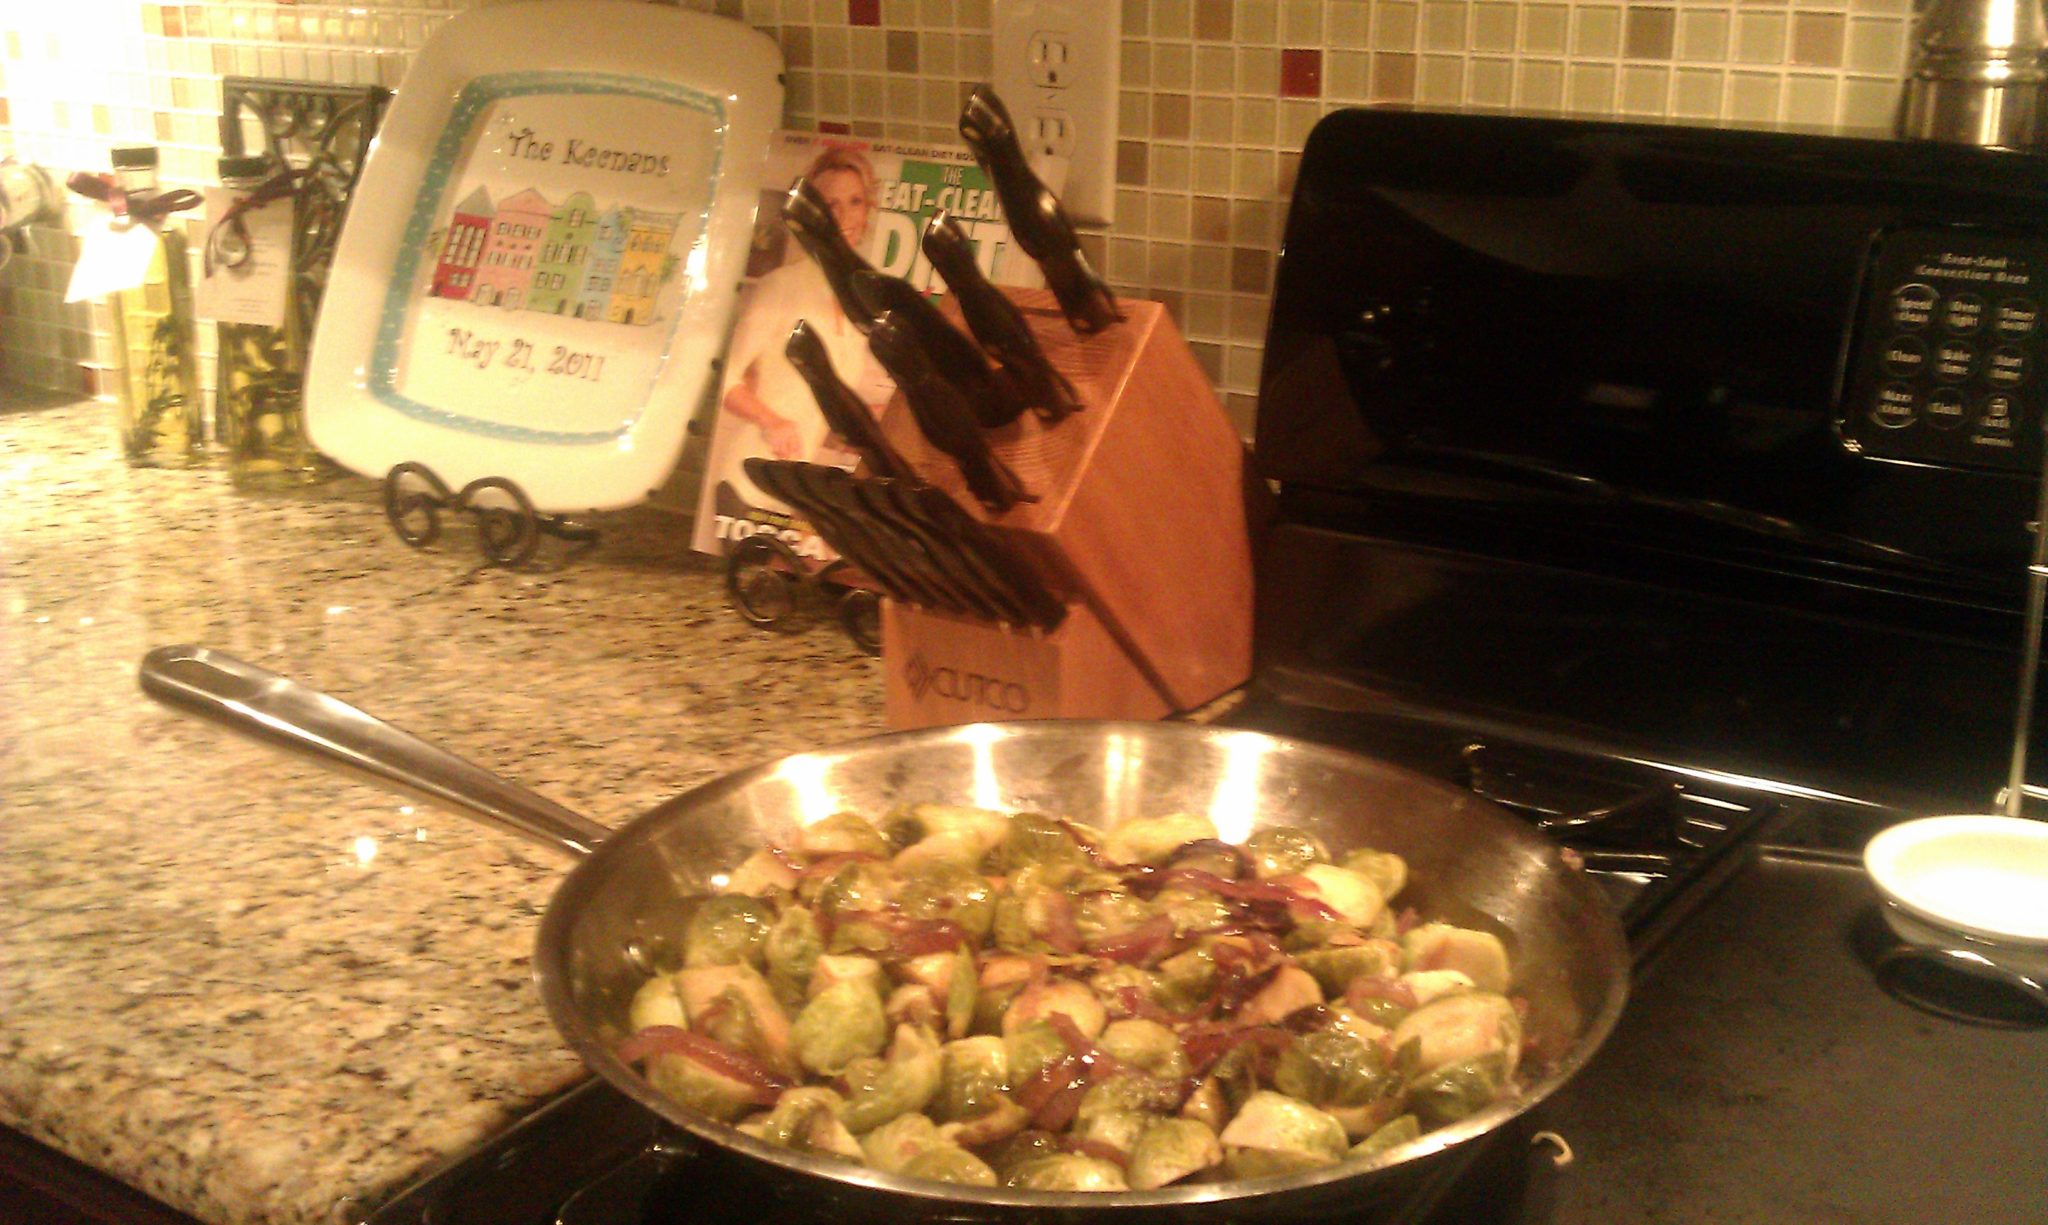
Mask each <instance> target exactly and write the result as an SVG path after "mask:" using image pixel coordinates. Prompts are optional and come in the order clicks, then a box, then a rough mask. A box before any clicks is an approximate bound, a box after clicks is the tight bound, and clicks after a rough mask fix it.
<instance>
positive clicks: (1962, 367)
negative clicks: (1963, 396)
mask: <svg viewBox="0 0 2048 1225" xmlns="http://www.w3.org/2000/svg"><path fill="white" fill-rule="evenodd" d="M1976 368H1977V351H1976V350H1975V349H1972V348H1971V347H1970V346H1968V345H1966V344H1964V343H1963V342H1962V341H1960V340H1944V341H1942V342H1941V343H1940V344H1938V345H1936V346H1934V377H1935V378H1938V379H1941V380H1942V381H1944V382H1949V383H1960V382H1962V381H1963V380H1964V379H1967V378H1969V377H1970V372H1971V371H1973V370H1975V369H1976Z"/></svg>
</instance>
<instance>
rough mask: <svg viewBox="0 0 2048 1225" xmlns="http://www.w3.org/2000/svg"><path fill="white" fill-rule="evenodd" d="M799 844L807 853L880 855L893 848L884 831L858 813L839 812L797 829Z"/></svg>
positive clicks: (884, 854)
mask: <svg viewBox="0 0 2048 1225" xmlns="http://www.w3.org/2000/svg"><path fill="white" fill-rule="evenodd" d="M796 847H797V849H798V850H800V851H802V852H804V853H805V854H807V855H877V856H883V857H886V856H887V855H888V854H889V852H890V851H891V850H893V849H894V848H892V847H891V846H890V845H889V840H888V839H887V838H884V837H883V836H882V831H881V830H879V829H876V828H875V827H874V824H873V823H872V822H870V821H869V820H868V819H867V818H865V817H862V816H860V815H859V814H858V813H851V812H837V813H833V814H832V815H831V816H829V817H826V818H825V819H824V820H822V821H813V822H811V823H810V824H809V825H806V826H804V827H803V828H802V829H800V830H798V831H797V833H796Z"/></svg>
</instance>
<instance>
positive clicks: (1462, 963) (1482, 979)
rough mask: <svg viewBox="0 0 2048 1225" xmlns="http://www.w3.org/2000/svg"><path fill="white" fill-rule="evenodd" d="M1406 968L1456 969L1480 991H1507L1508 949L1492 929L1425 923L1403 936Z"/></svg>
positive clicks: (1402, 947) (1402, 943)
mask: <svg viewBox="0 0 2048 1225" xmlns="http://www.w3.org/2000/svg"><path fill="white" fill-rule="evenodd" d="M1401 951H1402V953H1403V954H1404V955H1405V957H1406V959H1407V960H1406V963H1405V965H1404V968H1405V969H1409V970H1424V971H1427V970H1456V971H1458V972H1459V973H1461V974H1463V975H1464V976H1465V977H1467V978H1469V979H1471V980H1472V984H1473V985H1474V986H1476V987H1478V988H1479V989H1480V990H1481V991H1491V992H1494V993H1495V994H1501V993H1504V992H1506V991H1507V989H1508V981H1509V973H1508V950H1507V948H1506V946H1504V945H1502V944H1501V942H1500V937H1498V936H1496V935H1494V934H1493V933H1492V932H1482V931H1474V930H1472V929H1471V928H1467V927H1453V926H1451V925H1450V924H1448V923H1424V924H1423V925H1422V926H1420V927H1417V928H1415V929H1414V930H1412V931H1410V932H1409V933H1408V934H1407V935H1405V936H1403V937H1401Z"/></svg>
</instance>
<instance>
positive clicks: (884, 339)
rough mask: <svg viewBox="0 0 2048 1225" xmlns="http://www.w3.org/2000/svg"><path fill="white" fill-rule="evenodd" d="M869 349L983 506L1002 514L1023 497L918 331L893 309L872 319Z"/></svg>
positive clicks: (1020, 487)
mask: <svg viewBox="0 0 2048 1225" xmlns="http://www.w3.org/2000/svg"><path fill="white" fill-rule="evenodd" d="M868 348H869V349H871V350H873V351H874V354H875V359H876V360H877V361H879V362H881V363H882V367H883V369H885V370H887V371H888V372H889V374H890V376H891V377H893V378H894V379H895V380H896V387H897V390H899V391H901V392H902V393H903V399H904V402H905V403H907V404H909V405H910V415H911V416H912V417H913V418H915V419H916V421H917V428H918V429H919V430H921V431H923V433H924V436H925V437H926V438H927V439H929V440H930V441H931V444H932V445H933V446H935V447H937V448H938V449H939V450H941V451H944V452H945V453H946V454H948V455H950V456H952V457H953V461H954V462H955V463H957V464H959V465H960V475H962V476H963V477H965V478H967V487H968V488H969V489H970V490H972V491H973V492H974V496H975V497H976V498H977V499H978V500H979V501H980V502H981V504H982V505H983V506H986V507H988V508H989V509H990V510H992V511H994V512H996V513H997V514H1001V513H1002V512H1004V511H1006V510H1008V509H1010V508H1011V507H1012V506H1015V505H1016V504H1017V503H1019V502H1021V501H1023V500H1024V496H1025V495H1024V485H1023V483H1022V482H1021V481H1019V480H1018V479H1017V474H1016V473H1014V472H1012V471H1010V468H1009V466H1008V465H1007V464H1005V463H1003V461H1002V460H1000V459H998V458H996V455H995V452H993V451H991V450H989V447H988V440H987V439H986V438H984V437H982V433H981V425H980V423H979V422H977V421H976V420H975V416H974V409H973V407H972V406H971V405H969V404H968V402H967V399H966V397H965V396H963V395H962V394H961V392H960V389H959V388H958V387H956V386H954V385H953V384H952V383H951V382H949V381H947V379H946V377H945V376H944V375H942V374H940V373H939V370H938V368H937V367H936V366H934V365H933V364H932V362H931V360H930V358H929V356H928V355H927V354H926V352H925V349H924V347H923V345H922V344H921V343H920V338H919V337H918V335H917V334H916V332H915V331H913V330H912V329H911V328H910V327H909V326H907V325H905V324H904V322H903V321H902V320H901V319H900V318H899V317H898V316H897V315H896V313H895V312H894V311H890V312H887V313H885V314H883V315H882V317H881V318H880V319H878V320H877V321H876V322H875V326H874V329H873V330H872V331H870V332H869V333H868Z"/></svg>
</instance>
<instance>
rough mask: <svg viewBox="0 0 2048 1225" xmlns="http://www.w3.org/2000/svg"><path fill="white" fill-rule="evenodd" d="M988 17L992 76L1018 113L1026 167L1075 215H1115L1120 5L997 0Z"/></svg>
mask: <svg viewBox="0 0 2048 1225" xmlns="http://www.w3.org/2000/svg"><path fill="white" fill-rule="evenodd" d="M991 24H992V26H993V33H994V38H995V43H994V71H993V75H992V78H991V80H990V84H992V85H994V86H995V90H996V93H997V94H999V95H1001V97H1002V99H1003V105H1005V106H1007V107H1008V108H1009V109H1010V118H1011V119H1013V120H1015V121H1016V124H1017V136H1018V139H1019V140H1020V141H1022V142H1023V145H1024V153H1025V156H1026V157H1027V158H1028V159H1029V160H1030V162H1031V167H1032V169H1034V170H1036V171H1037V172H1038V177H1039V178H1041V179H1044V180H1045V182H1046V184H1047V185H1048V186H1050V187H1051V188H1052V189H1053V190H1054V191H1056V192H1058V193H1059V197H1060V203H1061V204H1063V205H1065V206H1066V210H1067V215H1068V216H1070V217H1072V218H1073V219H1074V222H1075V223H1076V224H1078V225H1102V226H1106V225H1108V224H1110V223H1111V222H1113V221H1115V220H1116V119H1117V84H1118V79H1117V69H1118V65H1119V64H1120V63H1121V62H1122V58H1123V56H1122V43H1123V6H1122V5H1121V4H1116V3H1103V2H1102V0H995V5H994V10H993V19H992V22H991ZM1062 153H1064V154H1065V156H1064V157H1063V156H1062Z"/></svg>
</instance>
